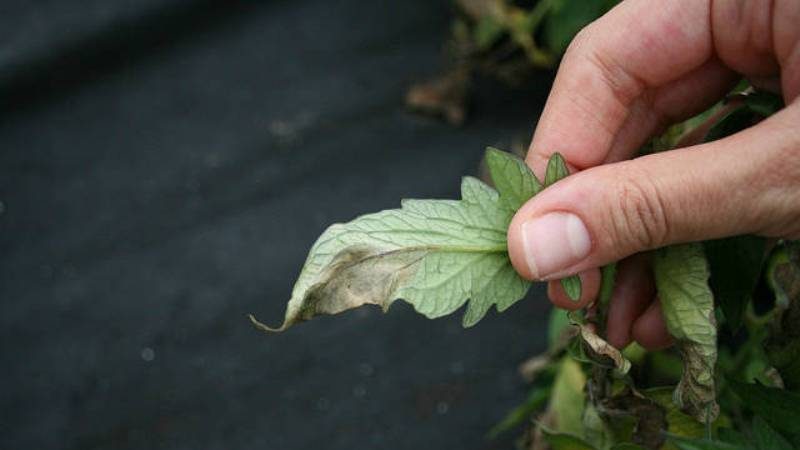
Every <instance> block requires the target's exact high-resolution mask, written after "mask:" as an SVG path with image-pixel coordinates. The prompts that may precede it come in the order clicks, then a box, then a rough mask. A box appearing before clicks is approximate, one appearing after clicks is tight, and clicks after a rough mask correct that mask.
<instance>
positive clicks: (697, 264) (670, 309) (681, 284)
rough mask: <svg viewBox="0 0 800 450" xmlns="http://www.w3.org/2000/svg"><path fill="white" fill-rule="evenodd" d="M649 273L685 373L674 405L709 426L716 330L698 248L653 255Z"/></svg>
mask: <svg viewBox="0 0 800 450" xmlns="http://www.w3.org/2000/svg"><path fill="white" fill-rule="evenodd" d="M653 271H654V273H655V279H656V288H657V290H658V295H659V298H660V299H661V309H662V311H663V313H664V319H665V321H666V325H667V329H668V330H669V332H670V334H671V335H672V336H673V337H674V338H675V339H676V341H677V347H678V350H679V351H680V352H681V356H682V359H683V374H682V376H681V381H680V382H679V383H678V387H677V388H676V389H675V393H674V401H675V403H676V404H677V405H678V406H679V407H680V408H681V409H682V410H684V411H686V412H687V413H688V414H690V415H691V416H692V417H694V418H696V419H698V420H700V421H701V422H704V423H705V422H711V421H713V420H714V419H715V418H716V417H717V415H718V414H719V406H718V405H717V402H716V399H715V385H714V366H715V364H716V360H717V328H716V323H715V320H714V298H713V295H712V293H711V289H710V288H709V286H708V277H709V271H708V263H707V262H706V258H705V255H704V254H703V247H702V245H700V244H683V245H675V246H671V247H666V248H663V249H659V250H657V251H656V252H655V255H654V258H653Z"/></svg>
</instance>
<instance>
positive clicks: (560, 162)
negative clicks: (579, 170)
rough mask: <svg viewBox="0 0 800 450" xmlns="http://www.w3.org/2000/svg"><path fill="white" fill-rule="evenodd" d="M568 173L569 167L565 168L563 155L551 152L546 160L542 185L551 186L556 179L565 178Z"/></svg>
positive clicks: (565, 163)
mask: <svg viewBox="0 0 800 450" xmlns="http://www.w3.org/2000/svg"><path fill="white" fill-rule="evenodd" d="M568 175H569V169H568V168H567V162H566V161H565V160H564V157H563V156H561V153H558V152H556V153H553V154H552V155H551V156H550V160H549V161H547V171H546V172H545V176H544V185H545V186H551V185H553V184H555V182H556V181H558V180H561V179H562V178H566V177H567V176H568Z"/></svg>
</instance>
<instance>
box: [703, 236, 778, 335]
mask: <svg viewBox="0 0 800 450" xmlns="http://www.w3.org/2000/svg"><path fill="white" fill-rule="evenodd" d="M704 247H705V252H706V255H707V256H708V263H709V267H710V269H711V279H710V280H709V284H710V285H711V290H712V291H713V292H714V298H715V299H716V301H717V304H718V305H720V307H721V308H722V312H723V313H725V319H726V322H727V324H728V327H729V328H730V329H731V330H733V331H735V330H737V329H738V328H739V327H740V326H741V323H742V315H743V314H744V311H745V309H746V308H747V303H748V302H749V301H750V296H751V294H752V292H753V291H754V290H755V288H756V284H757V283H758V279H759V275H760V274H761V265H762V263H763V261H764V254H765V252H766V248H767V241H766V239H764V238H762V237H758V236H736V237H731V238H727V239H719V240H714V241H706V242H705V243H704Z"/></svg>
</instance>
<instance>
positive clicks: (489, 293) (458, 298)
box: [250, 149, 563, 331]
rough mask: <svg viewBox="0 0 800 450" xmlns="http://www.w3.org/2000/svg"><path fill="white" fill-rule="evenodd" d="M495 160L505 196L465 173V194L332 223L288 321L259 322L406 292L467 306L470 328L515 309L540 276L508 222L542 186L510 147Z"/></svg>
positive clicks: (424, 300)
mask: <svg viewBox="0 0 800 450" xmlns="http://www.w3.org/2000/svg"><path fill="white" fill-rule="evenodd" d="M554 158H560V155H559V156H558V157H554ZM487 164H488V166H489V170H490V172H491V174H492V177H493V181H494V182H495V184H496V185H497V187H498V190H499V193H498V192H497V191H495V190H494V189H492V188H491V187H489V186H487V185H486V184H484V183H483V182H481V181H479V180H478V179H476V178H472V177H465V178H464V179H463V182H462V184H461V197H462V198H461V200H404V201H403V202H402V207H401V208H400V209H390V210H386V211H381V212H378V213H375V214H368V215H365V216H361V217H358V218H356V219H355V220H353V221H351V222H348V223H345V224H336V225H333V226H331V227H329V228H328V229H327V230H325V232H324V233H323V234H322V236H320V237H319V239H318V240H317V242H316V243H315V244H314V245H313V246H312V248H311V251H310V252H309V255H308V258H307V260H306V263H305V265H304V266H303V269H302V271H301V272H300V276H299V277H298V280H297V282H296V284H295V286H294V289H293V291H292V297H291V299H290V300H289V303H288V305H287V307H286V314H285V317H284V321H283V324H282V325H281V326H280V327H278V328H270V327H268V326H266V325H264V324H262V323H261V322H258V321H257V320H256V319H255V318H254V317H253V316H250V319H251V321H252V322H253V324H254V325H255V326H256V327H258V328H259V329H261V330H264V331H283V330H285V329H287V328H289V327H290V326H292V325H293V324H295V323H297V322H301V321H304V320H308V319H310V318H312V317H314V316H316V315H319V314H337V313H340V312H343V311H346V310H349V309H352V308H356V307H359V306H362V305H377V306H380V307H381V308H383V309H384V310H386V309H388V308H389V307H390V306H391V304H392V303H393V302H394V301H395V300H398V299H403V300H405V301H406V302H408V303H410V304H411V305H412V306H413V307H414V309H415V310H416V311H417V312H419V313H420V314H423V315H425V316H426V317H429V318H436V317H441V316H444V315H447V314H451V313H453V312H454V311H456V310H457V309H459V308H460V307H461V306H463V305H464V304H467V309H466V313H465V314H464V319H463V324H464V326H465V327H469V326H472V325H474V324H476V323H477V322H478V321H479V320H480V319H481V318H483V317H484V316H485V315H486V313H487V312H488V311H489V309H490V308H491V307H492V306H496V308H497V310H498V311H504V310H505V309H507V308H509V307H510V306H511V305H513V304H514V303H516V302H517V301H519V300H520V299H521V298H522V297H524V296H525V293H526V292H527V291H528V288H529V286H530V283H529V282H528V281H526V280H524V279H522V278H520V277H519V275H517V273H516V272H515V271H514V268H513V267H512V266H511V262H510V260H509V258H508V248H507V241H506V233H507V230H508V224H509V223H510V221H511V217H512V216H513V215H514V212H515V211H516V209H517V208H519V206H520V205H521V204H523V203H524V202H525V201H526V200H527V199H528V198H530V196H533V195H535V194H536V193H537V192H539V191H540V190H541V184H540V183H539V182H538V180H537V179H536V177H535V176H533V173H532V172H531V171H530V170H529V169H528V168H527V166H526V165H525V163H524V162H523V161H522V160H520V159H519V158H517V157H515V156H513V155H510V154H508V153H504V152H500V151H498V150H494V149H490V150H489V151H488V154H487ZM561 164H563V159H562V160H561Z"/></svg>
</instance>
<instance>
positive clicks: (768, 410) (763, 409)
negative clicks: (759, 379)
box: [731, 381, 800, 444]
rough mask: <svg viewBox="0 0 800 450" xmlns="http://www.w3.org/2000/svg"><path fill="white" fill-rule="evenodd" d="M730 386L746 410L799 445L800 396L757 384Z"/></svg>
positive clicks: (738, 383) (735, 384) (733, 383)
mask: <svg viewBox="0 0 800 450" xmlns="http://www.w3.org/2000/svg"><path fill="white" fill-rule="evenodd" d="M731 384H732V387H733V390H734V392H735V393H736V395H738V396H739V397H740V398H741V399H742V401H743V402H744V405H745V406H746V407H747V408H748V409H750V410H751V411H753V412H754V413H755V414H756V415H758V416H759V417H761V418H762V419H763V420H764V421H765V422H766V423H767V424H769V426H770V427H772V428H774V429H775V430H776V431H778V432H779V433H783V434H785V435H786V437H788V438H789V439H791V441H792V442H794V443H795V444H798V443H800V427H798V424H800V394H796V393H793V392H788V391H785V390H783V389H777V388H771V387H766V386H761V385H758V384H748V383H740V382H736V381H732V382H731Z"/></svg>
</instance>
